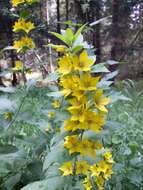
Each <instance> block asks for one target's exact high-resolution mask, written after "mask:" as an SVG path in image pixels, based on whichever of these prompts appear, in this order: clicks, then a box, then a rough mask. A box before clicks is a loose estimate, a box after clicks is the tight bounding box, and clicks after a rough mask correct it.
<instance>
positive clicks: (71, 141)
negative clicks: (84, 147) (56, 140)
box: [64, 135, 80, 154]
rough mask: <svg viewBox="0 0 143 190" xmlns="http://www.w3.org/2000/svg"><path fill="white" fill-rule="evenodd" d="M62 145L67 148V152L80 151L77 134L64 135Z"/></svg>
mask: <svg viewBox="0 0 143 190" xmlns="http://www.w3.org/2000/svg"><path fill="white" fill-rule="evenodd" d="M64 147H65V148H67V149H69V153H70V154H72V153H75V152H79V151H80V143H79V140H78V135H71V136H66V137H65V142H64Z"/></svg>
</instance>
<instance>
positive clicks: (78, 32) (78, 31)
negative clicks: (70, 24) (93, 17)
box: [73, 24, 87, 41]
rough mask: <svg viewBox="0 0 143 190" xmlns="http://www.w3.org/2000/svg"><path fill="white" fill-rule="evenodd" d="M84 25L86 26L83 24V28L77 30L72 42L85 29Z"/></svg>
mask: <svg viewBox="0 0 143 190" xmlns="http://www.w3.org/2000/svg"><path fill="white" fill-rule="evenodd" d="M86 25H87V24H84V25H83V26H81V27H80V28H79V29H78V30H77V32H76V33H75V35H74V39H73V41H75V40H76V39H77V38H78V36H79V35H80V34H81V32H82V31H83V29H84V28H85V26H86Z"/></svg>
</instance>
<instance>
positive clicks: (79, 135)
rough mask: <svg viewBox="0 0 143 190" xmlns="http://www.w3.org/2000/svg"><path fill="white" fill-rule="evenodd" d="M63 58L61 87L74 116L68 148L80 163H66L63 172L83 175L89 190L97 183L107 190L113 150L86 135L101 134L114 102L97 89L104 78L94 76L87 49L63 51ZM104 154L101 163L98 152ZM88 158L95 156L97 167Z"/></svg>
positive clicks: (70, 120)
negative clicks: (110, 104)
mask: <svg viewBox="0 0 143 190" xmlns="http://www.w3.org/2000/svg"><path fill="white" fill-rule="evenodd" d="M62 51H63V52H62V53H63V56H62V57H61V58H59V60H58V69H57V71H58V72H59V73H60V74H61V78H60V82H59V85H60V87H61V88H62V93H63V94H64V97H65V99H66V101H67V102H68V107H67V111H68V112H69V113H70V117H69V118H68V119H67V120H65V122H64V129H65V131H67V132H68V135H67V136H66V137H65V141H64V147H65V148H66V149H67V150H68V151H69V154H70V155H72V157H76V161H74V162H73V161H69V162H65V163H63V165H62V166H61V167H60V170H61V171H62V172H63V175H64V176H67V175H78V174H80V175H83V176H84V181H83V185H84V187H85V189H86V190H92V185H93V183H95V184H96V186H97V187H98V189H99V190H103V189H104V183H105V180H108V179H110V178H111V174H112V173H113V172H112V165H113V159H112V154H111V152H110V151H108V152H107V151H105V150H104V147H103V145H102V144H101V143H100V142H98V141H94V140H90V139H88V138H86V137H84V132H85V131H87V130H91V131H93V132H95V133H99V132H100V131H101V130H102V128H103V125H104V124H105V114H106V113H107V112H108V110H107V108H106V105H107V104H108V103H109V102H110V99H109V98H108V97H105V96H104V95H103V90H102V89H99V88H98V87H97V84H98V82H99V81H100V76H96V77H95V76H92V74H91V72H90V71H91V66H92V65H93V64H94V62H95V59H94V58H92V57H89V55H88V53H87V51H86V50H83V51H81V52H80V53H77V54H74V53H73V52H70V51H64V49H62ZM98 151H100V152H104V153H103V155H102V158H101V159H100V160H99V161H98V162H97V161H96V158H97V152H98ZM85 157H92V159H93V160H95V164H91V165H90V164H89V163H88V162H87V161H85V160H84V158H85Z"/></svg>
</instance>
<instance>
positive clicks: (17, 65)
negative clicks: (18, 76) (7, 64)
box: [12, 60, 23, 71]
mask: <svg viewBox="0 0 143 190" xmlns="http://www.w3.org/2000/svg"><path fill="white" fill-rule="evenodd" d="M22 68H23V63H22V61H19V60H17V61H15V67H13V68H12V70H13V71H20V70H22Z"/></svg>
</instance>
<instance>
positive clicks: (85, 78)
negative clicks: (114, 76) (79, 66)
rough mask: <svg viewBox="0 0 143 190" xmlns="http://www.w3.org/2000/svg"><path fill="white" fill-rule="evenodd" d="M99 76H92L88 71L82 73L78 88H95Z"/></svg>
mask: <svg viewBox="0 0 143 190" xmlns="http://www.w3.org/2000/svg"><path fill="white" fill-rule="evenodd" d="M99 79H100V77H92V76H91V74H90V73H83V75H82V77H81V79H80V82H79V83H80V84H79V85H80V90H89V91H91V90H96V89H97V87H96V85H97V83H98V82H99Z"/></svg>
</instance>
